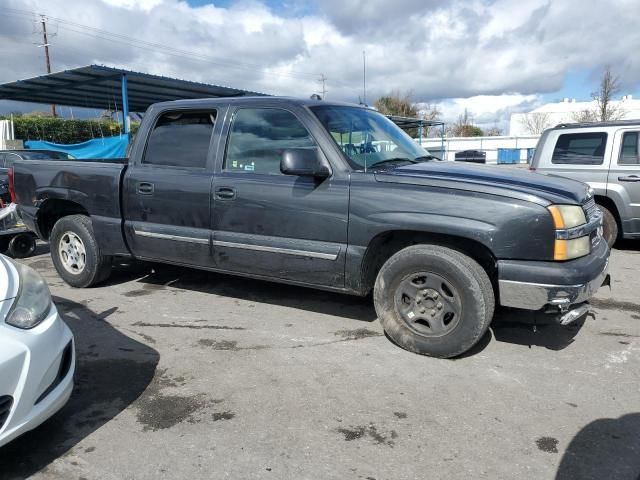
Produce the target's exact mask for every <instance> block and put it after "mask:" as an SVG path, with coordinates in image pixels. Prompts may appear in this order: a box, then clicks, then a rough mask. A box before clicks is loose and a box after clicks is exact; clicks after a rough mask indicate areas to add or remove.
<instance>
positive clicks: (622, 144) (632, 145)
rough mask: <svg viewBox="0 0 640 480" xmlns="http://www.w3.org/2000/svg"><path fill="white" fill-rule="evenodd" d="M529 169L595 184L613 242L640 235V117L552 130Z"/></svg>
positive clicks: (606, 232) (607, 237) (607, 235)
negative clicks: (639, 118)
mask: <svg viewBox="0 0 640 480" xmlns="http://www.w3.org/2000/svg"><path fill="white" fill-rule="evenodd" d="M531 168H532V169H533V170H536V171H538V172H544V173H551V174H554V175H561V176H563V177H567V178H572V179H574V180H579V181H581V182H585V183H586V184H588V185H589V186H591V187H592V188H593V190H594V192H595V200H596V203H597V204H598V208H600V210H601V211H602V214H603V223H604V225H603V227H604V235H603V236H604V238H605V240H606V241H607V243H609V246H612V245H613V244H614V243H615V242H616V240H618V239H619V238H627V239H634V238H635V239H640V121H638V120H619V121H614V122H599V123H564V124H561V125H558V126H556V127H554V128H550V129H548V130H546V131H545V132H544V133H543V134H542V136H541V137H540V140H539V141H538V145H537V147H536V153H535V155H534V157H533V160H532V162H531Z"/></svg>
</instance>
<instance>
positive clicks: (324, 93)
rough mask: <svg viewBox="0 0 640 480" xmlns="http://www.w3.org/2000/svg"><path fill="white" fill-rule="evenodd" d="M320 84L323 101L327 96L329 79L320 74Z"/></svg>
mask: <svg viewBox="0 0 640 480" xmlns="http://www.w3.org/2000/svg"><path fill="white" fill-rule="evenodd" d="M318 82H320V83H322V99H323V100H324V99H325V98H326V96H327V93H328V92H327V77H325V76H324V73H321V74H320V80H318Z"/></svg>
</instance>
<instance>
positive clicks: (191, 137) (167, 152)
mask: <svg viewBox="0 0 640 480" xmlns="http://www.w3.org/2000/svg"><path fill="white" fill-rule="evenodd" d="M215 119H216V112H215V110H211V111H197V112H194V111H184V110H181V111H175V112H167V113H164V114H162V115H161V116H160V118H158V121H157V122H156V125H155V126H154V127H153V130H152V131H151V134H150V135H149V140H148V141H147V148H146V150H145V152H144V157H143V159H142V163H143V164H144V165H160V166H171V167H183V168H205V167H206V165H207V154H208V153H209V143H210V142H211V134H212V133H213V125H214V123H215Z"/></svg>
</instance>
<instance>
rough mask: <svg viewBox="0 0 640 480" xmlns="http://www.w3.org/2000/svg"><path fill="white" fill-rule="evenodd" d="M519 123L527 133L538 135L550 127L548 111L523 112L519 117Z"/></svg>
mask: <svg viewBox="0 0 640 480" xmlns="http://www.w3.org/2000/svg"><path fill="white" fill-rule="evenodd" d="M520 124H521V125H522V127H523V128H524V129H525V131H526V132H527V133H528V134H529V135H540V134H541V133H542V132H544V131H545V130H546V129H547V128H549V127H551V119H550V118H549V114H548V113H543V112H532V113H527V114H525V115H524V117H522V118H521V119H520Z"/></svg>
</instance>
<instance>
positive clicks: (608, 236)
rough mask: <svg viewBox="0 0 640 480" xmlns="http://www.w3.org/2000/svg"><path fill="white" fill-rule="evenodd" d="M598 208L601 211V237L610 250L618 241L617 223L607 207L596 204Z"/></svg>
mask: <svg viewBox="0 0 640 480" xmlns="http://www.w3.org/2000/svg"><path fill="white" fill-rule="evenodd" d="M598 208H599V209H600V210H601V211H602V230H603V232H602V236H603V237H604V239H605V240H606V241H607V243H608V244H609V248H611V247H613V244H614V243H616V241H617V240H618V235H619V233H618V232H619V230H618V221H617V220H616V217H614V215H613V213H611V210H609V209H608V208H607V207H604V206H602V205H600V204H598Z"/></svg>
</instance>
